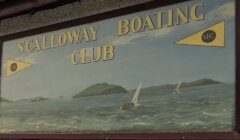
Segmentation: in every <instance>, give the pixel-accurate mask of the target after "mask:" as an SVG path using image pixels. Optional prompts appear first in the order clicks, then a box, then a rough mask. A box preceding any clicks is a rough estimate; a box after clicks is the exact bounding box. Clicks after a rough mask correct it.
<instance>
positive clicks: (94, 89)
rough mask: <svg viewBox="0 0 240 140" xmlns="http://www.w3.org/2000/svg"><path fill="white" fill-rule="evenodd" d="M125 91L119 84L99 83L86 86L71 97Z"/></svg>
mask: <svg viewBox="0 0 240 140" xmlns="http://www.w3.org/2000/svg"><path fill="white" fill-rule="evenodd" d="M127 92H128V91H127V90H126V89H125V88H123V87H121V86H117V85H110V84H107V83H99V84H95V85H92V86H90V87H88V88H86V89H85V90H83V91H82V92H80V93H78V94H76V95H75V96H73V98H79V97H88V96H96V95H109V94H120V93H127Z"/></svg>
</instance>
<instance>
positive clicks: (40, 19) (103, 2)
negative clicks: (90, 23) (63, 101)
mask: <svg viewBox="0 0 240 140" xmlns="http://www.w3.org/2000/svg"><path fill="white" fill-rule="evenodd" d="M149 1H152V0H80V1H76V2H73V3H70V4H66V5H63V6H59V7H56V8H53V9H48V10H43V11H38V12H36V13H34V14H26V15H21V16H17V17H13V18H9V19H5V20H2V21H1V22H0V36H2V35H6V34H12V33H16V32H20V31H25V30H29V29H33V28H38V27H42V26H46V25H51V24H54V23H59V22H63V21H67V20H71V19H76V18H81V17H86V16H90V15H95V14H98V13H102V12H107V11H111V10H116V9H119V8H124V7H128V6H132V5H136V4H140V3H144V2H149Z"/></svg>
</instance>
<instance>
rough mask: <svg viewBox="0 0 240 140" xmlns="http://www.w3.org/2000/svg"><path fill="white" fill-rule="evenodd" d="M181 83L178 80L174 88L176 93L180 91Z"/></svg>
mask: <svg viewBox="0 0 240 140" xmlns="http://www.w3.org/2000/svg"><path fill="white" fill-rule="evenodd" d="M181 85H182V82H181V81H180V82H178V84H177V87H176V89H175V92H176V93H180V87H181Z"/></svg>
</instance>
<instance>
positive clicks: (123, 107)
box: [120, 82, 142, 110]
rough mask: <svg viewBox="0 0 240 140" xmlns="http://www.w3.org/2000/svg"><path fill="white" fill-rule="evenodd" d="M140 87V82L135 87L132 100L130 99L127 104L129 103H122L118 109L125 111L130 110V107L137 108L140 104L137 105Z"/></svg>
mask: <svg viewBox="0 0 240 140" xmlns="http://www.w3.org/2000/svg"><path fill="white" fill-rule="evenodd" d="M141 86H142V82H140V83H139V84H138V86H137V89H136V91H135V93H134V95H133V98H132V101H131V102H130V103H129V102H125V101H122V102H121V104H120V109H121V110H127V109H130V108H132V107H137V106H139V105H140V104H139V103H138V99H139V95H140V91H141Z"/></svg>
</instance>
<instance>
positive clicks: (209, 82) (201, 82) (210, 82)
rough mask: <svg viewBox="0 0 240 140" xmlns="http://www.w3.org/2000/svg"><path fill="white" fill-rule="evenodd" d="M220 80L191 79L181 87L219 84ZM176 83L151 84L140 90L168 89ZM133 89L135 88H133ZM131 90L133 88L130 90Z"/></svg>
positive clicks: (173, 87) (174, 86) (172, 87)
mask: <svg viewBox="0 0 240 140" xmlns="http://www.w3.org/2000/svg"><path fill="white" fill-rule="evenodd" d="M221 83H222V82H219V81H215V80H212V79H209V78H203V79H200V80H196V81H192V82H189V83H187V82H182V84H181V88H187V87H197V86H203V85H213V84H221ZM176 86H177V84H173V85H170V84H166V85H160V86H152V87H147V88H143V89H142V91H143V92H144V91H145V92H147V91H158V90H164V89H166V90H169V89H172V90H173V89H175V88H176ZM134 90H135V89H134ZM132 91H133V90H132Z"/></svg>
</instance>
